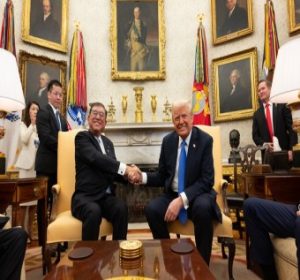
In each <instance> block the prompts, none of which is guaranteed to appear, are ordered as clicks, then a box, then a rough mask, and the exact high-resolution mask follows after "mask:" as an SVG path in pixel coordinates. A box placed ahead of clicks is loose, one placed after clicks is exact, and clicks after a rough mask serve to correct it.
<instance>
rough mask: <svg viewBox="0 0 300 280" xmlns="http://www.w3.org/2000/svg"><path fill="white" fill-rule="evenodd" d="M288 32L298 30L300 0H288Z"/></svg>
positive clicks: (299, 27)
mask: <svg viewBox="0 0 300 280" xmlns="http://www.w3.org/2000/svg"><path fill="white" fill-rule="evenodd" d="M288 10H289V27H290V34H294V33H298V32H299V30H300V0H288Z"/></svg>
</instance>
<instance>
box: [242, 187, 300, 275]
mask: <svg viewBox="0 0 300 280" xmlns="http://www.w3.org/2000/svg"><path fill="white" fill-rule="evenodd" d="M283 184H284V183H283ZM244 217H245V222H246V230H247V233H248V236H249V239H250V254H251V258H252V260H254V261H256V262H257V263H258V264H259V265H260V267H261V270H262V273H263V279H267V280H276V279H278V276H277V271H276V267H275V262H274V257H273V254H274V252H273V246H272V242H271V240H270V235H269V234H270V233H272V234H275V235H276V236H279V237H281V238H287V237H294V238H295V239H296V246H297V259H298V275H299V279H300V203H299V204H298V205H293V204H285V203H280V202H275V201H272V200H265V199H260V198H254V197H253V198H248V199H246V200H245V202H244Z"/></svg>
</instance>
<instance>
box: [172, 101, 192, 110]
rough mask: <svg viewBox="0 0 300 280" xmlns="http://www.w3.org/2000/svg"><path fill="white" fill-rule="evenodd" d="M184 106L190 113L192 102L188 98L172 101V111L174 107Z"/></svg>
mask: <svg viewBox="0 0 300 280" xmlns="http://www.w3.org/2000/svg"><path fill="white" fill-rule="evenodd" d="M178 107H186V108H187V109H188V111H189V112H190V113H192V104H191V102H190V101H189V100H177V101H174V102H173V103H172V113H173V111H174V109H175V108H178Z"/></svg>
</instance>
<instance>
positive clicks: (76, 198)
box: [72, 103, 136, 240]
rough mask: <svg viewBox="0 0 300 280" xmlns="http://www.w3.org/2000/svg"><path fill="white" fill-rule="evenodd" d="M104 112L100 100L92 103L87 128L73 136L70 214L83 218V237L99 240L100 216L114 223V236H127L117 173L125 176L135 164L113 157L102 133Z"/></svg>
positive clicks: (111, 145) (113, 153)
mask: <svg viewBox="0 0 300 280" xmlns="http://www.w3.org/2000/svg"><path fill="white" fill-rule="evenodd" d="M106 118H107V112H106V109H105V107H104V105H103V104H102V103H93V104H91V108H90V111H89V115H88V124H89V130H88V131H82V132H79V133H78V134H77V135H76V138H75V162H76V185H75V192H74V194H73V197H72V215H73V216H74V217H76V218H77V219H79V220H81V221H82V239H83V240H98V237H99V225H100V223H101V219H102V217H104V218H106V219H107V220H108V221H110V222H111V223H112V225H113V239H114V240H121V239H126V236H127V226H128V209H127V206H126V204H125V203H124V202H123V201H122V200H121V199H119V198H117V197H116V196H115V195H114V184H113V183H114V179H115V177H116V175H117V174H119V175H122V176H126V175H128V172H133V173H134V171H135V169H136V167H133V166H127V165H126V164H124V163H122V162H119V161H117V160H116V155H115V151H114V146H113V143H112V142H111V141H110V140H109V139H108V138H107V137H105V136H104V135H101V134H102V133H103V132H104V129H105V126H106Z"/></svg>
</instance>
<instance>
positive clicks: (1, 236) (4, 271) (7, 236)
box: [0, 227, 27, 280]
mask: <svg viewBox="0 0 300 280" xmlns="http://www.w3.org/2000/svg"><path fill="white" fill-rule="evenodd" d="M26 242H27V234H26V231H24V230H23V229H22V228H19V227H16V228H10V229H0V274H1V276H0V278H1V280H19V279H20V277H21V269H22V265H23V261H24V256H25V251H26V245H27V243H26Z"/></svg>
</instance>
